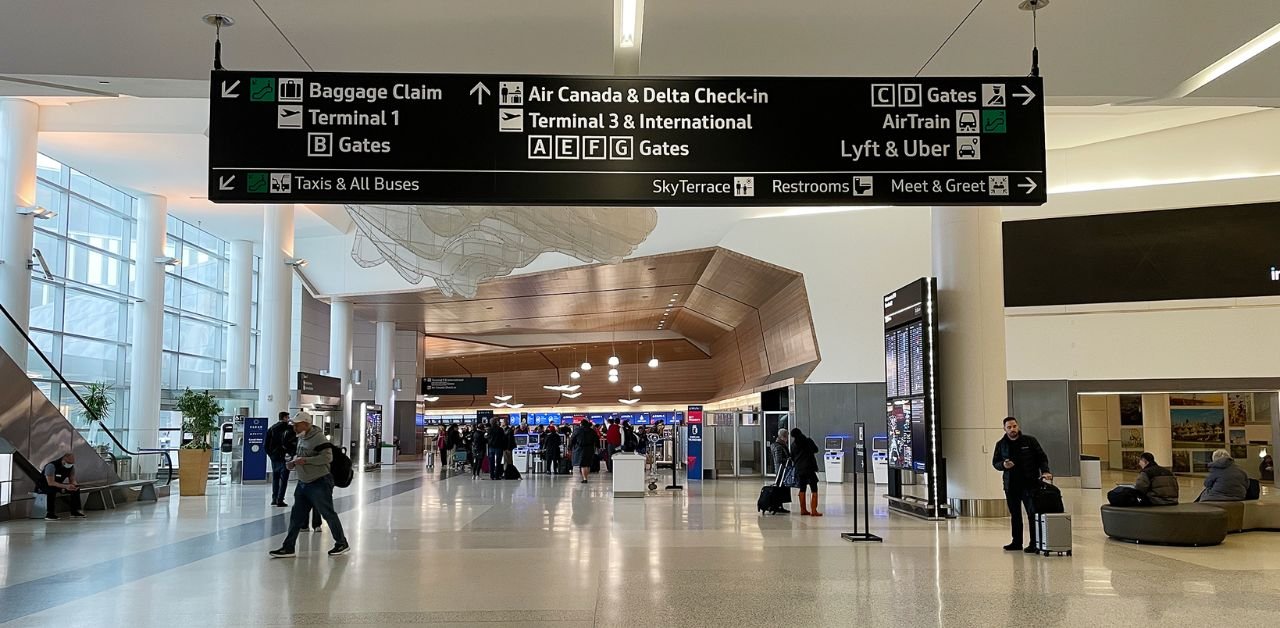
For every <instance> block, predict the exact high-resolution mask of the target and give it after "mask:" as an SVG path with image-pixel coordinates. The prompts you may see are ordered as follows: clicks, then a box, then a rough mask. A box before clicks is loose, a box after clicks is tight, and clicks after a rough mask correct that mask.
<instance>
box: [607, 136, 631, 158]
mask: <svg viewBox="0 0 1280 628" xmlns="http://www.w3.org/2000/svg"><path fill="white" fill-rule="evenodd" d="M635 143H636V138H634V137H632V136H630V135H618V136H615V137H610V138H609V159H635V158H636V153H635Z"/></svg>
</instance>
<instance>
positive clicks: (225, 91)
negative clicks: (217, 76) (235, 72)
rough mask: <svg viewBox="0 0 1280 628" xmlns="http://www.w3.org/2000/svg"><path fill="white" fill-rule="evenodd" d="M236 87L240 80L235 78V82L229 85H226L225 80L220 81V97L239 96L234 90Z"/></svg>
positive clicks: (238, 85)
mask: <svg viewBox="0 0 1280 628" xmlns="http://www.w3.org/2000/svg"><path fill="white" fill-rule="evenodd" d="M237 87H240V81H239V80H236V82H234V83H232V84H230V85H227V82H226V81H223V82H222V97H223V98H239V97H240V94H237V93H236V92H235V89H236V88H237Z"/></svg>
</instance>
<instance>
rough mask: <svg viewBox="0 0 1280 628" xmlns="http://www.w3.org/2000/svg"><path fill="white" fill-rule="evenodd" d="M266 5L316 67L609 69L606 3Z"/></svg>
mask: <svg viewBox="0 0 1280 628" xmlns="http://www.w3.org/2000/svg"><path fill="white" fill-rule="evenodd" d="M260 4H261V5H262V7H263V8H264V9H266V11H267V13H269V14H270V15H271V17H272V19H273V20H275V22H276V24H277V25H279V27H280V29H281V30H282V31H284V33H285V35H287V36H288V37H289V40H290V41H292V42H293V44H294V45H295V46H297V47H298V50H299V51H300V52H301V53H302V55H303V56H304V57H306V59H307V60H308V61H309V62H310V63H311V65H312V66H313V67H314V68H315V69H316V70H318V71H365V72H374V71H383V72H495V73H504V72H521V73H546V74H610V73H612V72H613V3H612V2H609V1H608V0H537V1H536V2H526V1H513V0H465V1H461V2H460V1H457V0H395V1H386V0H384V1H379V2H367V1H366V2H351V1H350V0H260ZM258 67H261V66H258Z"/></svg>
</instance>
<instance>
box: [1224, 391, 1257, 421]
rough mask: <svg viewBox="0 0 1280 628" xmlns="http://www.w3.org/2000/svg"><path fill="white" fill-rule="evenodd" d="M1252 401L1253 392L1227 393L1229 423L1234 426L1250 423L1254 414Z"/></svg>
mask: <svg viewBox="0 0 1280 628" xmlns="http://www.w3.org/2000/svg"><path fill="white" fill-rule="evenodd" d="M1252 402H1253V393H1231V394H1229V395H1227V423H1228V424H1229V425H1232V426H1237V425H1244V424H1245V423H1248V422H1249V420H1250V417H1251V415H1252V414H1253V412H1252V407H1253V403H1252Z"/></svg>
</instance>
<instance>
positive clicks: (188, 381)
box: [176, 355, 222, 388]
mask: <svg viewBox="0 0 1280 628" xmlns="http://www.w3.org/2000/svg"><path fill="white" fill-rule="evenodd" d="M221 370H222V365H221V364H220V363H218V362H216V361H214V360H206V359H204V358H197V357H194V356H190V355H180V356H178V385H177V386H176V387H177V388H185V387H191V388H217V387H218V372H219V371H221Z"/></svg>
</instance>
